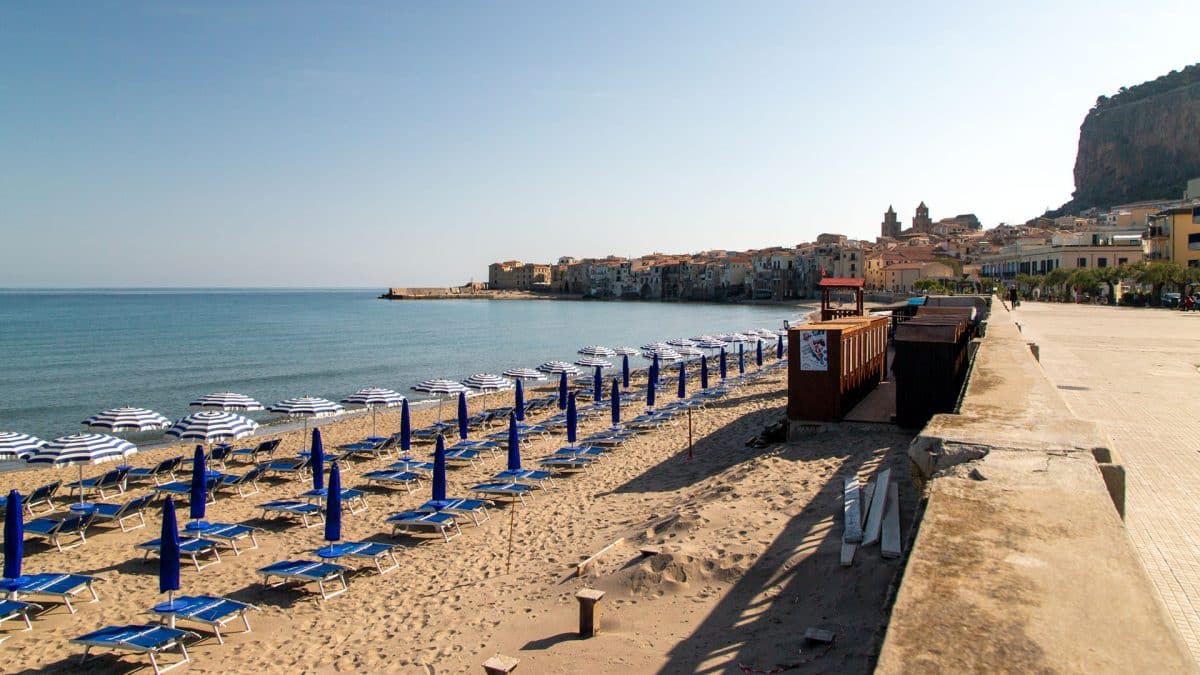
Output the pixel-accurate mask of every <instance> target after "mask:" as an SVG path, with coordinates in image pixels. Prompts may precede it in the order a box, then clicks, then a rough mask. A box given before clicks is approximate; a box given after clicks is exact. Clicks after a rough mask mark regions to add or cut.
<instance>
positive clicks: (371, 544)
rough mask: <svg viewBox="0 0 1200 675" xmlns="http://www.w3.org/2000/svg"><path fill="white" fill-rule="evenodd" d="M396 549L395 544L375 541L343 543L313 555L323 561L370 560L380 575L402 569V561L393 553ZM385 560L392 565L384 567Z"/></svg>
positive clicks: (332, 545) (331, 545)
mask: <svg viewBox="0 0 1200 675" xmlns="http://www.w3.org/2000/svg"><path fill="white" fill-rule="evenodd" d="M395 548H396V546H395V545H394V544H384V543H380V542H375V541H343V542H339V543H336V544H326V545H325V546H322V547H321V548H318V549H314V550H313V553H315V554H316V555H317V557H318V558H321V559H322V560H334V561H336V560H338V559H339V558H358V559H360V560H370V561H371V562H373V563H375V569H377V570H379V573H380V574H387V573H388V572H391V571H392V570H394V569H396V568H397V567H400V561H398V560H396V554H395V553H394V552H393V549H395ZM385 560H390V561H391V564H390V565H388V566H387V567H384V566H383V562H384V561H385Z"/></svg>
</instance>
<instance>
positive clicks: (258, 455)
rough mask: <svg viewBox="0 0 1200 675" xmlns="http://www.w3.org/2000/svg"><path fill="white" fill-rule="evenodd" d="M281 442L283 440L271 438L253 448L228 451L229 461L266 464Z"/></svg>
mask: <svg viewBox="0 0 1200 675" xmlns="http://www.w3.org/2000/svg"><path fill="white" fill-rule="evenodd" d="M282 442H283V439H281V438H272V439H270V440H267V441H263V442H261V443H259V444H258V445H256V446H254V447H253V448H238V449H236V450H232V451H230V453H229V459H236V460H238V461H248V462H252V463H254V464H258V463H259V462H266V461H269V460H270V459H271V456H272V455H274V454H275V451H276V450H278V449H279V444H280V443H282Z"/></svg>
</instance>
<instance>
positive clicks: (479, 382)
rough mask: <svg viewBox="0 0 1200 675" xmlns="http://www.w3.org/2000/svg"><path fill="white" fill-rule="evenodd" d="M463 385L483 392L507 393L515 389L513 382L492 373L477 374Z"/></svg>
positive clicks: (464, 381)
mask: <svg viewBox="0 0 1200 675" xmlns="http://www.w3.org/2000/svg"><path fill="white" fill-rule="evenodd" d="M462 383H463V384H465V385H467V386H468V387H470V388H472V389H476V390H478V391H482V392H488V391H507V390H509V389H512V388H513V383H512V380H509V379H506V378H503V377H500V376H499V375H493V374H491V373H475V374H474V375H472V376H470V377H468V378H467V379H465V380H463V381H462Z"/></svg>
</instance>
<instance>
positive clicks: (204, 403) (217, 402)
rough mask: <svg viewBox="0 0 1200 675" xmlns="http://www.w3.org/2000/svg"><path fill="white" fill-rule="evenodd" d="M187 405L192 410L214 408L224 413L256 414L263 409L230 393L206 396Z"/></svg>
mask: <svg viewBox="0 0 1200 675" xmlns="http://www.w3.org/2000/svg"><path fill="white" fill-rule="evenodd" d="M189 405H191V406H192V407H193V408H214V409H216V410H226V411H234V410H239V411H241V412H257V411H259V410H262V409H263V404H261V403H259V402H258V401H255V400H254V399H252V398H250V397H249V396H245V395H243V394H235V393H233V392H232V391H223V392H218V393H215V394H209V395H208V396H204V397H202V398H198V399H196V400H195V401H192V402H191V403H190V404H189Z"/></svg>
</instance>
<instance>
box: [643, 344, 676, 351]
mask: <svg viewBox="0 0 1200 675" xmlns="http://www.w3.org/2000/svg"><path fill="white" fill-rule="evenodd" d="M670 348H671V345H669V344H667V343H665V342H649V343H647V344H644V345H642V349H646V350H649V351H655V350H658V349H670Z"/></svg>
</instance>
